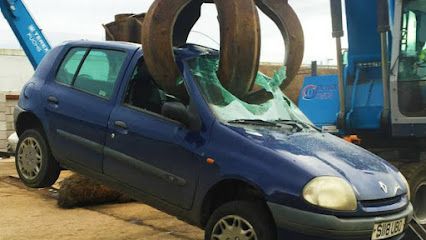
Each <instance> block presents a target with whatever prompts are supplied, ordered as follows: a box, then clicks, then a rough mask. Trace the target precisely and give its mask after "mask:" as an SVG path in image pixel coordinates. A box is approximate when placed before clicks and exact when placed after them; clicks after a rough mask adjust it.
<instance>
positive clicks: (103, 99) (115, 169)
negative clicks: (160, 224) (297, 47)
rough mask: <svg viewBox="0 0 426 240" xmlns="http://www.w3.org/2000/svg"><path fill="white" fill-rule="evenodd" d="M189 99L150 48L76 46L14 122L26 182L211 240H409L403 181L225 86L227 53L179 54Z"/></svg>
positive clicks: (33, 88) (64, 52)
mask: <svg viewBox="0 0 426 240" xmlns="http://www.w3.org/2000/svg"><path fill="white" fill-rule="evenodd" d="M175 55H176V61H177V63H178V65H179V67H180V70H181V72H182V77H181V78H180V79H177V80H176V83H177V85H178V87H180V88H181V89H182V91H183V92H185V93H186V95H185V94H184V96H183V97H182V96H180V98H178V97H176V96H174V95H170V94H169V93H166V92H164V91H162V90H161V89H160V88H159V87H158V86H157V84H156V83H155V81H154V80H153V79H152V77H151V76H150V74H149V72H148V71H147V68H146V66H145V63H144V58H143V50H142V48H141V46H140V45H136V44H130V43H118V42H90V41H76V42H67V43H64V44H62V45H60V46H58V47H56V48H54V49H52V50H51V51H50V52H49V54H48V55H47V56H46V57H45V58H44V60H43V62H42V63H41V64H40V66H39V67H38V69H37V70H36V72H35V74H34V76H33V77H32V79H31V80H30V81H29V82H28V83H27V84H26V85H25V87H24V88H23V90H22V93H21V95H20V100H19V105H18V106H17V107H16V109H15V113H14V116H15V124H16V130H17V134H18V135H19V143H18V146H17V151H16V168H17V171H18V173H19V176H20V177H21V179H22V181H23V182H24V183H25V184H26V185H27V186H29V187H33V188H42V187H46V186H50V185H51V184H53V183H54V182H55V181H56V180H57V178H58V175H59V173H60V171H61V169H70V170H73V171H75V172H78V173H80V174H83V175H86V176H88V177H91V178H93V179H97V180H99V181H101V182H103V183H105V184H107V185H109V186H111V187H112V188H115V189H117V190H119V191H122V192H124V193H126V194H128V195H130V196H131V197H133V198H135V199H137V200H140V201H143V202H144V203H146V204H149V205H151V206H153V207H155V208H158V209H160V210H162V211H164V212H167V213H169V214H172V215H174V216H176V217H178V218H180V219H182V220H184V221H186V222H188V223H190V224H193V225H196V226H199V227H200V228H202V229H204V230H205V239H207V240H221V239H232V240H237V239H241V240H243V239H250V240H276V239H297V240H299V239H401V238H402V237H403V235H404V231H405V229H406V228H407V226H408V223H409V222H410V220H411V218H412V212H413V208H412V205H411V204H410V193H409V187H408V184H407V182H406V180H405V178H404V177H403V176H402V174H401V173H400V172H399V171H398V170H397V169H396V168H395V167H393V166H391V165H390V164H389V163H387V162H386V161H384V160H382V159H380V158H379V157H377V156H375V155H373V154H371V153H369V152H367V151H366V150H363V149H361V148H360V147H357V146H355V145H352V144H349V143H347V142H345V141H343V140H342V139H339V138H337V137H335V136H332V135H330V134H326V133H321V132H320V131H318V130H317V129H316V128H315V127H314V126H312V124H311V122H310V121H309V120H308V119H307V118H306V117H305V116H304V115H303V114H302V113H301V112H300V111H299V110H298V108H297V107H296V106H295V105H294V104H293V103H292V102H291V101H290V100H289V99H288V98H287V97H286V96H285V95H284V94H283V93H282V92H281V91H280V90H279V88H278V86H279V85H280V83H279V82H278V79H279V78H273V79H270V78H268V77H266V76H264V75H262V74H260V73H259V74H258V76H257V79H256V86H255V88H256V89H261V90H264V92H265V93H266V94H267V95H268V96H269V97H268V99H269V100H267V101H266V102H263V103H253V102H250V101H248V100H247V101H246V100H241V99H238V98H236V97H235V96H233V95H232V94H231V93H230V92H228V91H227V90H226V89H225V88H224V87H223V86H222V85H221V83H220V81H219V80H218V79H217V76H216V71H217V67H218V61H219V53H218V52H217V51H216V50H213V49H208V48H205V47H201V46H196V45H187V46H185V47H183V48H179V49H176V52H175Z"/></svg>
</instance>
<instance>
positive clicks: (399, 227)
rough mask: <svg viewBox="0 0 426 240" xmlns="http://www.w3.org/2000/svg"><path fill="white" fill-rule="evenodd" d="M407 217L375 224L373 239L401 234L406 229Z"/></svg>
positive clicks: (377, 239)
mask: <svg viewBox="0 0 426 240" xmlns="http://www.w3.org/2000/svg"><path fill="white" fill-rule="evenodd" d="M404 225H405V218H403V219H399V220H395V221H391V222H383V223H378V224H374V228H373V235H372V236H371V239H372V240H379V239H386V238H390V237H393V236H396V235H399V234H401V233H402V232H403V231H404Z"/></svg>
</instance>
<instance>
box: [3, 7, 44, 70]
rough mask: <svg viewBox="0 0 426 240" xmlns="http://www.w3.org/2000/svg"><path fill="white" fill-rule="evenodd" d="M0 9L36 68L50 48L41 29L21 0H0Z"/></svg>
mask: <svg viewBox="0 0 426 240" xmlns="http://www.w3.org/2000/svg"><path fill="white" fill-rule="evenodd" d="M0 9H1V12H2V13H3V16H4V17H5V18H6V20H7V22H8V23H9V25H10V27H11V28H12V30H13V32H14V34H15V36H16V38H17V39H18V41H19V43H20V44H21V46H22V48H23V49H24V51H25V54H26V55H27V57H28V59H29V60H30V62H31V64H32V65H33V67H34V69H35V68H37V66H38V65H39V63H40V62H41V60H42V59H43V57H44V56H45V55H46V53H47V52H48V51H49V50H50V49H51V47H50V44H49V42H48V41H47V39H46V38H45V36H44V35H43V33H42V30H41V29H40V28H39V27H38V25H37V23H36V22H35V20H34V19H33V18H32V16H31V14H30V13H29V11H28V9H27V8H26V6H25V4H24V3H23V2H22V0H0Z"/></svg>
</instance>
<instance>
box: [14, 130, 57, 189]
mask: <svg viewBox="0 0 426 240" xmlns="http://www.w3.org/2000/svg"><path fill="white" fill-rule="evenodd" d="M15 164H16V170H17V172H18V175H19V177H20V178H21V181H22V182H23V183H24V184H25V185H26V186H28V187H31V188H44V187H49V186H52V185H53V184H54V183H55V182H56V180H57V179H58V177H59V174H60V172H61V168H60V166H59V163H58V162H57V161H56V160H55V159H54V157H53V155H52V153H51V151H50V148H49V146H48V144H47V141H46V139H45V137H44V136H43V134H42V133H41V132H40V131H39V130H35V129H30V130H26V131H25V132H24V133H23V134H22V135H21V136H20V138H19V142H18V145H17V148H16V154H15Z"/></svg>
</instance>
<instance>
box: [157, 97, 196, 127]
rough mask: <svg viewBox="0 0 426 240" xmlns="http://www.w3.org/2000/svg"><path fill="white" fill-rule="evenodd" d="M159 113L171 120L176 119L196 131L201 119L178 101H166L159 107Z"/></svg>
mask: <svg viewBox="0 0 426 240" xmlns="http://www.w3.org/2000/svg"><path fill="white" fill-rule="evenodd" d="M161 114H162V115H163V116H164V117H166V118H170V119H172V120H175V121H178V122H180V123H182V124H183V125H185V126H186V127H187V128H188V129H189V130H191V131H198V130H200V129H201V120H200V118H199V117H198V116H195V114H192V113H191V112H190V111H188V109H187V108H186V107H185V105H183V104H182V103H180V102H166V103H164V104H163V107H162V108H161Z"/></svg>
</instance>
